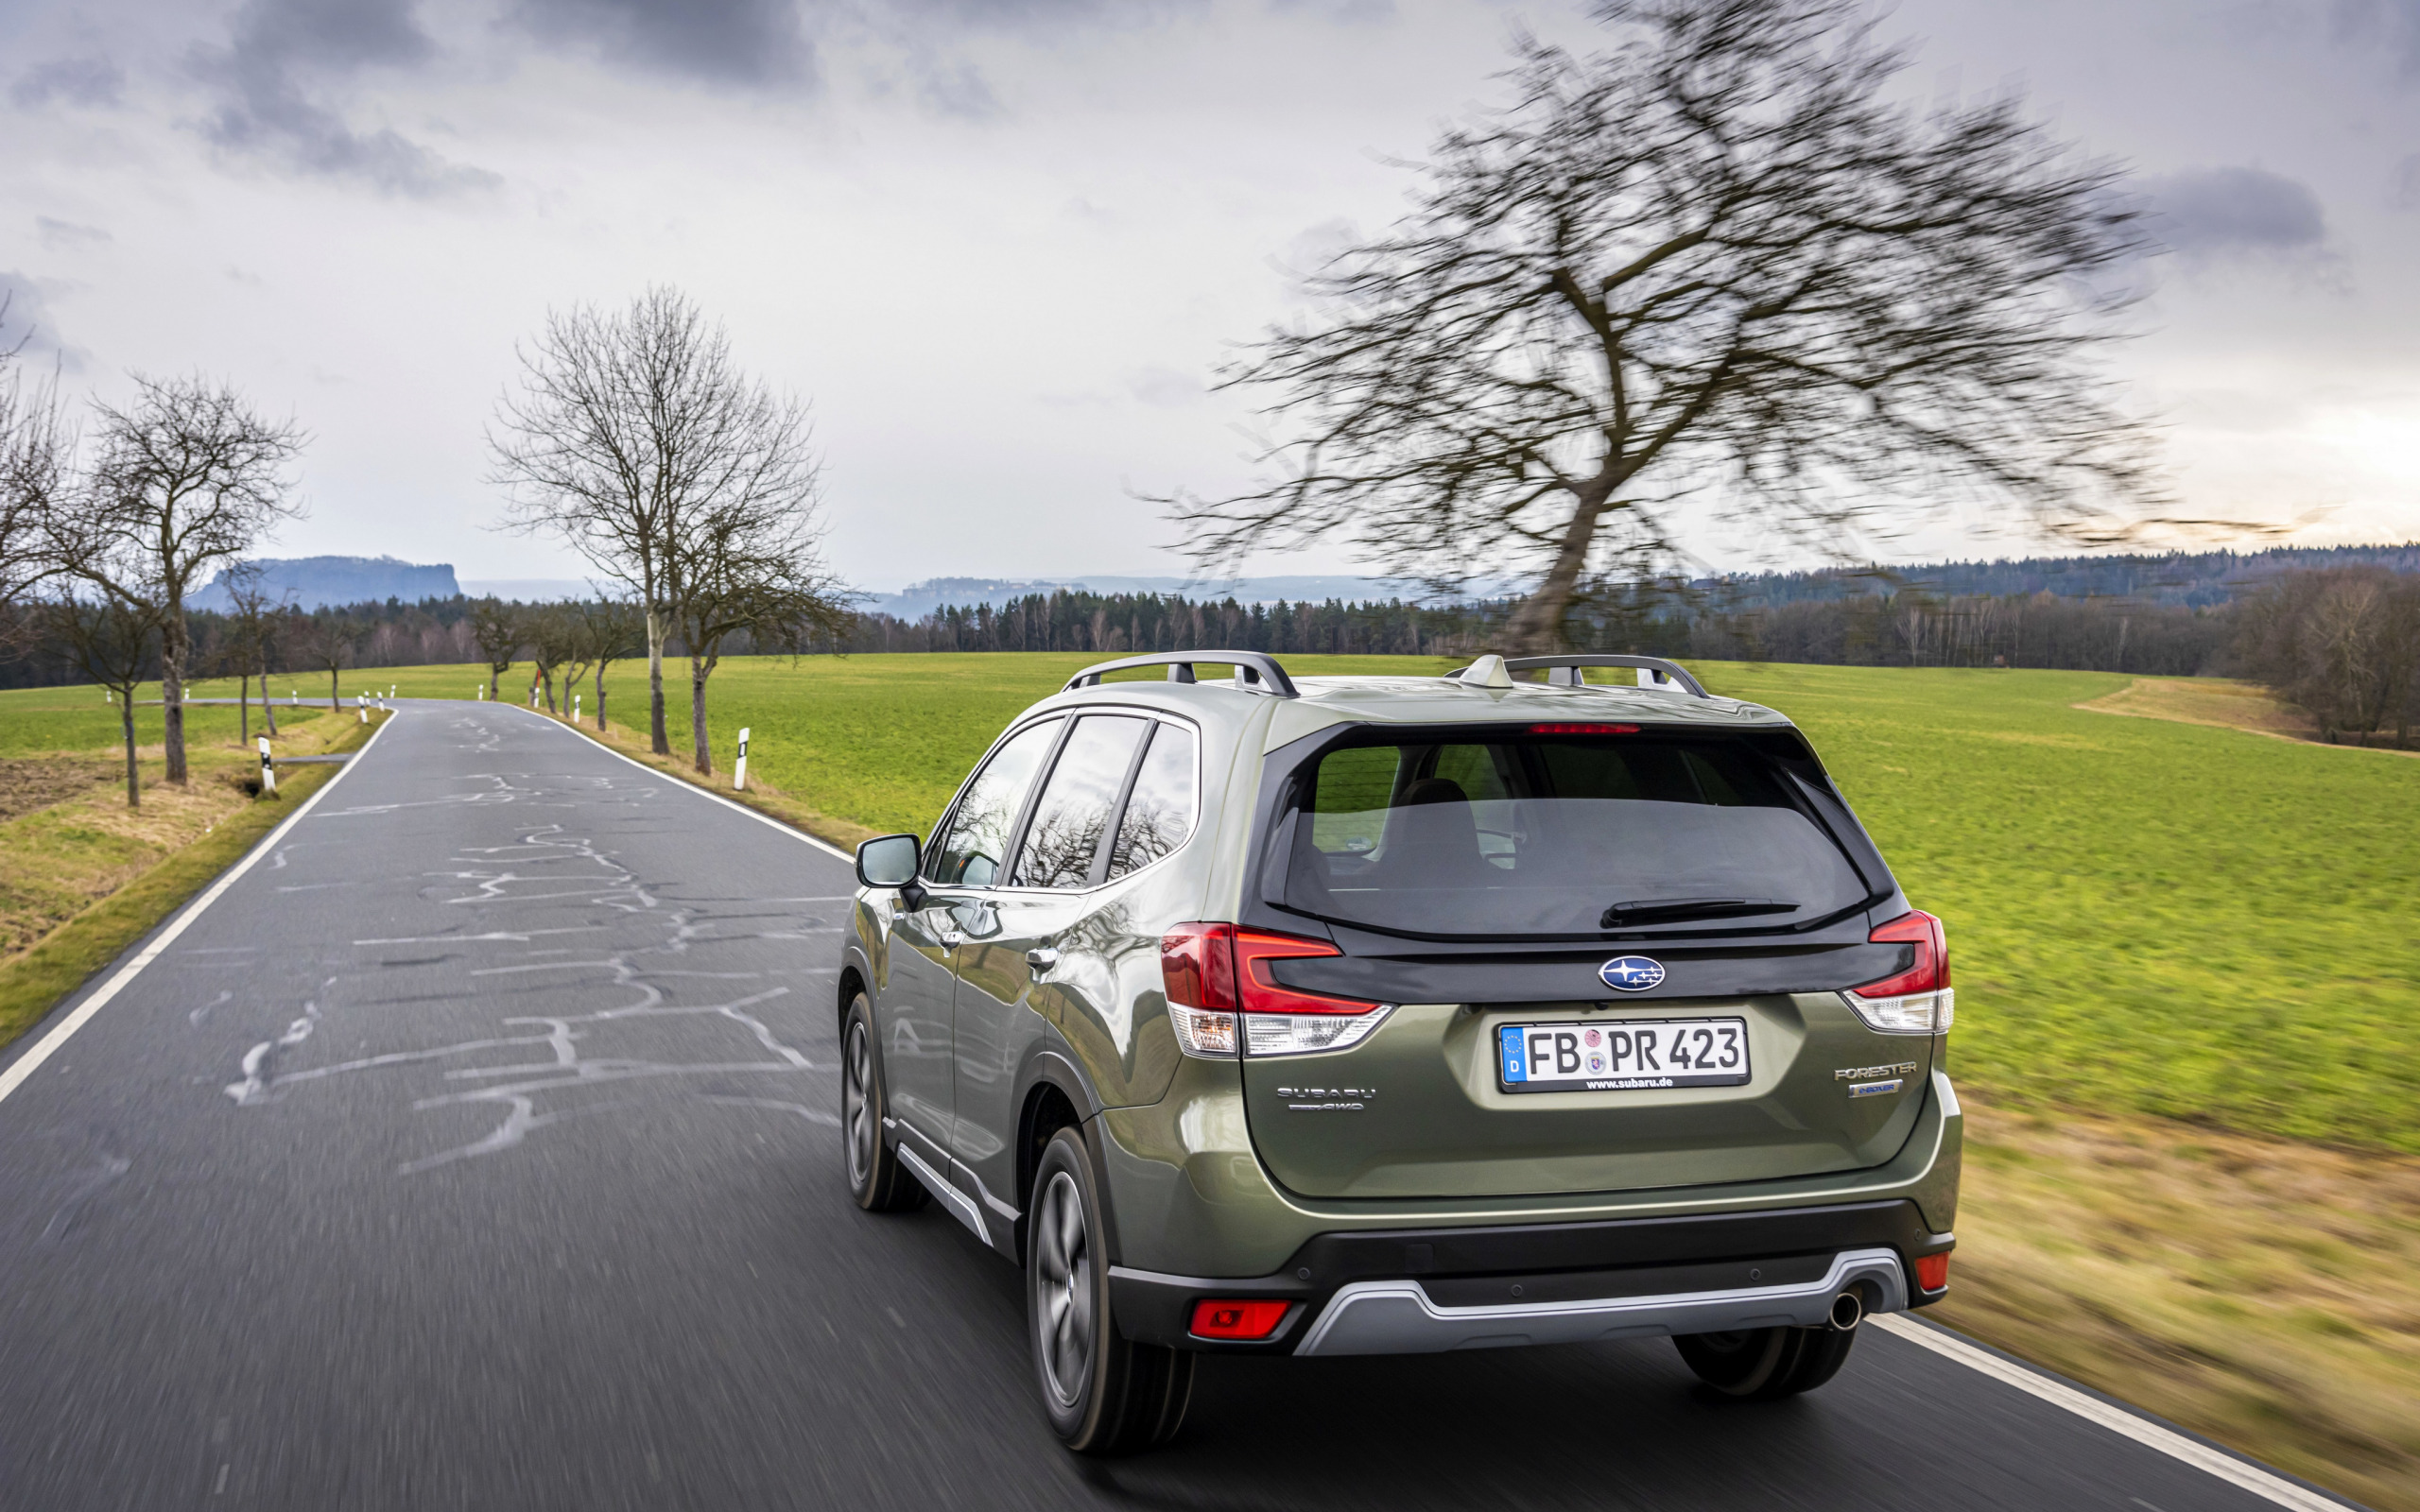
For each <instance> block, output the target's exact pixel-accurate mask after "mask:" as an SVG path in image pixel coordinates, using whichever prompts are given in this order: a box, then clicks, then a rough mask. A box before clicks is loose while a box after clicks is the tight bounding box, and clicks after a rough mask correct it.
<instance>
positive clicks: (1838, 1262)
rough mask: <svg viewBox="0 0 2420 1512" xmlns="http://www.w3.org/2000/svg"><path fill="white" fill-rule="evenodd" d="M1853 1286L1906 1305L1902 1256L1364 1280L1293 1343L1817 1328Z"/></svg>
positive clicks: (1335, 1350)
mask: <svg viewBox="0 0 2420 1512" xmlns="http://www.w3.org/2000/svg"><path fill="white" fill-rule="evenodd" d="M1852 1288H1854V1289H1855V1290H1856V1291H1857V1292H1858V1297H1859V1299H1860V1301H1861V1302H1862V1304H1863V1306H1864V1308H1865V1310H1866V1311H1867V1312H1869V1313H1898V1312H1904V1311H1906V1309H1907V1306H1908V1287H1907V1281H1906V1278H1905V1276H1904V1275H1903V1273H1902V1272H1901V1271H1900V1269H1899V1258H1898V1256H1896V1255H1894V1254H1893V1253H1892V1252H1891V1251H1890V1250H1887V1249H1858V1250H1852V1251H1849V1252H1848V1253H1845V1254H1840V1255H1835V1256H1833V1257H1832V1261H1831V1264H1830V1265H1829V1266H1828V1267H1827V1268H1826V1269H1825V1271H1824V1275H1823V1277H1822V1278H1820V1279H1819V1280H1814V1281H1801V1282H1798V1283H1796V1284H1794V1285H1785V1286H1743V1287H1737V1288H1734V1289H1730V1290H1724V1291H1710V1292H1675V1293H1670V1294H1667V1295H1664V1296H1649V1297H1604V1298H1595V1299H1587V1300H1580V1301H1569V1302H1534V1303H1527V1302H1508V1303H1499V1304H1495V1305H1491V1306H1481V1307H1440V1306H1438V1305H1437V1303H1436V1301H1435V1300H1434V1299H1432V1298H1431V1297H1429V1295H1428V1293H1427V1291H1426V1289H1425V1288H1423V1287H1422V1285H1421V1284H1420V1283H1419V1282H1418V1281H1410V1280H1403V1281H1356V1282H1354V1283H1353V1284H1352V1285H1350V1286H1347V1287H1345V1288H1343V1289H1342V1290H1340V1291H1339V1292H1338V1293H1337V1294H1336V1296H1334V1297H1330V1298H1329V1299H1328V1303H1327V1306H1326V1307H1324V1308H1322V1309H1321V1310H1320V1313H1319V1314H1318V1316H1317V1317H1316V1318H1314V1319H1313V1320H1312V1322H1311V1325H1310V1327H1309V1328H1308V1329H1307V1330H1306V1331H1305V1332H1304V1334H1303V1339H1302V1342H1301V1343H1300V1344H1298V1345H1297V1346H1295V1349H1294V1352H1295V1353H1296V1354H1442V1353H1443V1352H1444V1351H1445V1350H1447V1349H1503V1348H1506V1347H1509V1346H1513V1345H1522V1344H1589V1343H1594V1342H1597V1341H1599V1340H1603V1339H1637V1338H1652V1337H1657V1336H1661V1335H1667V1334H1673V1333H1720V1332H1726V1331H1729V1330H1733V1329H1766V1328H1775V1327H1790V1328H1813V1327H1816V1326H1817V1325H1819V1324H1821V1323H1823V1322H1824V1321H1825V1319H1826V1317H1827V1316H1828V1314H1830V1312H1831V1308H1832V1302H1833V1300H1834V1298H1836V1297H1839V1296H1840V1295H1841V1293H1842V1292H1844V1291H1848V1290H1851V1289H1852Z"/></svg>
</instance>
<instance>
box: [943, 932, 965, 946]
mask: <svg viewBox="0 0 2420 1512" xmlns="http://www.w3.org/2000/svg"><path fill="white" fill-rule="evenodd" d="M965 943H966V936H963V935H961V934H959V932H958V931H957V930H954V929H944V930H942V944H944V945H946V946H948V947H949V948H950V949H951V950H956V949H958V948H959V946H960V945H963V944H965Z"/></svg>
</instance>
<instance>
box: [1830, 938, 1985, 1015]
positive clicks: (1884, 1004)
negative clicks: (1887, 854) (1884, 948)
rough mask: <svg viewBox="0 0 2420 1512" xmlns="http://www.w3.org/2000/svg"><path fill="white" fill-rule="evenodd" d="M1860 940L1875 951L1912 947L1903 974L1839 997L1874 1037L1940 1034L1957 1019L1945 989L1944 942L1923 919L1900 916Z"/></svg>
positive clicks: (1952, 998)
mask: <svg viewBox="0 0 2420 1512" xmlns="http://www.w3.org/2000/svg"><path fill="white" fill-rule="evenodd" d="M1866 938H1867V939H1868V940H1870V941H1871V942H1873V943H1874V944H1876V945H1912V946H1914V947H1915V959H1914V960H1913V961H1911V962H1910V964H1909V966H1908V968H1907V970H1905V971H1899V972H1896V973H1894V974H1893V975H1891V976H1886V977H1884V978H1883V979H1882V980H1880V981H1878V982H1868V983H1866V984H1865V985H1864V986H1863V987H1860V988H1851V989H1850V990H1849V991H1848V992H1846V993H1843V994H1842V996H1843V997H1845V998H1846V999H1847V1001H1848V1005H1849V1006H1850V1007H1852V1008H1855V1009H1856V1010H1857V1012H1858V1017H1859V1018H1861V1019H1863V1020H1864V1021H1865V1022H1866V1023H1867V1025H1868V1026H1869V1027H1871V1028H1873V1029H1874V1030H1875V1031H1876V1032H1877V1033H1880V1034H1945V1033H1947V1032H1948V1030H1949V1025H1950V1022H1951V1021H1952V1020H1953V1019H1955V1018H1956V1017H1957V999H1956V996H1955V994H1953V993H1952V992H1951V991H1950V989H1949V936H1948V933H1947V932H1946V931H1945V930H1944V929H1943V927H1942V923H1941V920H1940V919H1935V918H1934V917H1933V916H1932V915H1930V914H1927V913H1923V912H1921V911H1918V912H1910V913H1905V914H1901V915H1900V916H1899V917H1898V918H1896V919H1892V920H1891V921H1890V922H1889V923H1886V924H1876V926H1875V927H1874V932H1873V933H1872V934H1870V935H1868V936H1866Z"/></svg>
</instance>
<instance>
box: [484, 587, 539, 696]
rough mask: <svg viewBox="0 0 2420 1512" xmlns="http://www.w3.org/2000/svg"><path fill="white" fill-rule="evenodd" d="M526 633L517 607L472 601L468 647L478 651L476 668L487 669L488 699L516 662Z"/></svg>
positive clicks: (487, 600)
mask: <svg viewBox="0 0 2420 1512" xmlns="http://www.w3.org/2000/svg"><path fill="white" fill-rule="evenodd" d="M527 633H528V630H527V625H526V623H525V620H524V617H523V615H522V612H521V606H520V605H518V604H508V603H506V602H505V601H504V600H502V599H500V598H480V599H474V600H472V602H471V644H474V645H475V646H477V647H478V648H479V659H480V664H481V665H483V666H485V667H486V668H487V669H488V696H489V697H490V698H494V697H496V696H499V695H500V694H501V693H502V691H503V688H504V680H503V679H504V675H505V674H506V673H508V672H510V671H511V670H512V663H513V662H515V661H517V660H519V659H520V656H521V643H522V641H523V639H524V638H525V637H526V636H527Z"/></svg>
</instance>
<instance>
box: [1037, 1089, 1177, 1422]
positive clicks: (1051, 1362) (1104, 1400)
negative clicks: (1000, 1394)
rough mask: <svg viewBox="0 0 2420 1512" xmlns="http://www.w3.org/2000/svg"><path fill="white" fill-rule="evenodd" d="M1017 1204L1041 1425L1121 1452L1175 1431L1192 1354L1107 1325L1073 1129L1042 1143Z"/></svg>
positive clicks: (1084, 1165) (1095, 1210)
mask: <svg viewBox="0 0 2420 1512" xmlns="http://www.w3.org/2000/svg"><path fill="white" fill-rule="evenodd" d="M1026 1211H1027V1213H1028V1215H1029V1218H1028V1223H1027V1229H1028V1234H1027V1243H1026V1297H1027V1304H1028V1305H1027V1314H1028V1316H1029V1324H1028V1332H1029V1335H1030V1337H1031V1339H1032V1344H1033V1373H1034V1381H1035V1383H1036V1384H1037V1385H1039V1386H1040V1387H1041V1388H1042V1406H1043V1410H1044V1411H1045V1412H1046V1413H1047V1414H1048V1415H1049V1417H1050V1427H1051V1430H1052V1431H1053V1432H1054V1433H1056V1434H1057V1435H1059V1441H1060V1442H1061V1443H1063V1444H1065V1445H1066V1446H1067V1447H1068V1448H1069V1449H1072V1450H1074V1451H1075V1452H1078V1453H1080V1454H1100V1455H1109V1454H1129V1453H1132V1452H1134V1451H1136V1450H1138V1449H1148V1448H1150V1446H1151V1445H1153V1444H1162V1443H1166V1442H1167V1440H1168V1439H1170V1438H1173V1437H1175V1436H1176V1431H1177V1428H1178V1426H1179V1425H1180V1424H1182V1423H1183V1422H1184V1408H1185V1402H1186V1400H1188V1399H1189V1398H1190V1397H1191V1396H1192V1395H1193V1356H1192V1354H1191V1353H1190V1352H1188V1351H1185V1350H1182V1349H1167V1348H1163V1347H1161V1346H1157V1345H1150V1344H1136V1343H1133V1342H1132V1341H1131V1340H1129V1339H1128V1338H1127V1337H1126V1336H1125V1335H1123V1334H1121V1333H1119V1332H1117V1320H1116V1319H1115V1318H1114V1317H1112V1316H1111V1315H1110V1311H1109V1259H1108V1255H1107V1253H1106V1252H1105V1250H1104V1249H1103V1247H1102V1245H1101V1235H1102V1232H1103V1229H1102V1225H1101V1208H1100V1189H1099V1186H1098V1183H1097V1182H1096V1181H1095V1180H1094V1177H1093V1170H1092V1160H1091V1158H1090V1157H1089V1156H1088V1155H1087V1154H1086V1152H1085V1150H1084V1142H1083V1140H1082V1138H1081V1137H1080V1135H1078V1134H1077V1132H1076V1131H1075V1130H1074V1129H1068V1128H1063V1129H1061V1130H1059V1132H1057V1133H1056V1134H1053V1135H1051V1136H1050V1143H1048V1144H1046V1145H1045V1146H1044V1148H1043V1152H1042V1160H1041V1161H1040V1165H1039V1168H1038V1169H1037V1170H1036V1171H1035V1173H1034V1177H1033V1194H1032V1202H1031V1204H1030V1205H1029V1207H1028V1208H1027V1210H1026Z"/></svg>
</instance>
